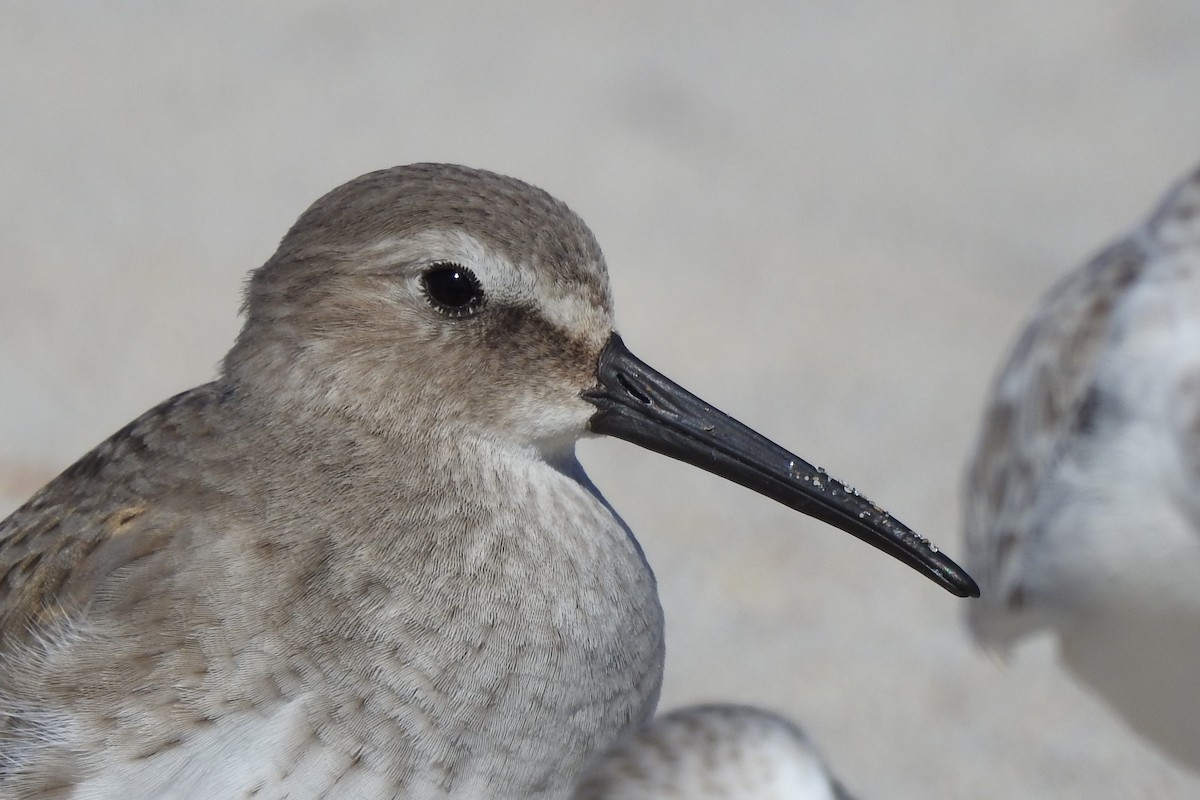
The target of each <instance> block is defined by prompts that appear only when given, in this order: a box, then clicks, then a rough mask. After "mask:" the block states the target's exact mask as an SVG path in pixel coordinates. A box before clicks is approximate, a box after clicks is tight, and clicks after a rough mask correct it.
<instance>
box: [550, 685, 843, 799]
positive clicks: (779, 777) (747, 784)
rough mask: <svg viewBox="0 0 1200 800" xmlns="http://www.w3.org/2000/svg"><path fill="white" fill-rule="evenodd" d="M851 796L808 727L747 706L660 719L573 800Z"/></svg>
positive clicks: (607, 760) (621, 747)
mask: <svg viewBox="0 0 1200 800" xmlns="http://www.w3.org/2000/svg"><path fill="white" fill-rule="evenodd" d="M684 798H686V799H687V800H853V798H852V797H851V795H850V793H849V792H847V791H846V789H845V787H844V786H842V784H841V783H840V782H839V781H838V780H837V779H836V778H834V777H833V776H832V775H831V774H830V772H829V768H828V767H827V766H826V765H825V762H824V761H823V760H822V758H821V756H820V754H819V753H818V752H817V750H816V748H815V747H814V746H813V744H812V742H811V741H810V740H809V738H808V737H807V736H805V735H804V732H803V731H801V730H800V729H799V728H797V727H796V726H795V725H793V724H792V723H791V722H789V721H788V720H786V719H784V718H783V717H780V716H778V715H777V714H773V713H771V712H769V711H766V710H764V709H761V708H755V707H753V706H742V705H725V704H720V705H703V706H688V707H687V708H681V709H678V710H675V711H672V712H671V713H669V714H664V715H662V716H659V717H655V718H654V720H653V721H651V722H650V723H648V724H647V725H645V726H643V727H642V728H639V729H638V730H636V731H634V732H632V733H631V734H629V735H628V736H626V737H625V738H624V739H622V740H621V741H620V742H618V743H617V744H616V746H615V747H613V748H612V749H611V750H610V751H608V752H607V753H605V754H603V755H602V756H600V757H598V758H597V759H596V761H594V762H593V763H592V765H591V766H590V767H589V768H588V769H587V771H586V772H585V773H584V775H583V777H582V778H581V779H580V781H579V785H578V786H576V788H575V794H574V796H573V797H572V800H683V799H684Z"/></svg>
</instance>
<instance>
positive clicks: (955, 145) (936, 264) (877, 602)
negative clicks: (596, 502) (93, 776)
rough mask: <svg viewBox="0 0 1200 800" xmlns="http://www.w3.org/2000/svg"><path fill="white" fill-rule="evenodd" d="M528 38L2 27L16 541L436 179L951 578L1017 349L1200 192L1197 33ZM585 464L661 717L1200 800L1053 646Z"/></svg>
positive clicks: (246, 22) (51, 21)
mask: <svg viewBox="0 0 1200 800" xmlns="http://www.w3.org/2000/svg"><path fill="white" fill-rule="evenodd" d="M515 8H516V6H513V5H511V4H510V5H506V6H503V7H501V6H499V5H493V4H485V3H478V4H473V3H442V4H429V5H428V6H427V7H425V8H414V7H407V6H404V5H401V4H385V3H370V2H357V3H341V4H339V6H338V8H337V10H334V8H333V7H332V5H330V6H329V7H326V6H324V5H322V4H317V3H301V2H291V3H284V2H271V3H257V4H235V3H210V4H205V5H203V6H196V7H194V8H189V9H183V8H171V9H169V10H168V7H167V5H166V4H159V3H149V2H127V3H122V4H106V5H105V8H104V10H103V11H97V10H93V9H92V6H91V5H89V4H83V3H53V2H45V3H39V4H33V3H27V4H24V5H23V6H22V7H20V8H18V7H14V5H13V4H9V5H6V6H5V7H4V8H3V10H0V98H2V100H3V102H0V120H2V123H0V130H2V131H3V138H2V141H3V147H2V148H0V187H3V188H2V189H0V226H2V228H0V230H2V231H3V233H2V234H0V248H2V249H0V264H2V265H3V266H0V277H2V278H3V281H2V282H0V287H2V288H0V381H2V382H3V386H4V391H3V393H2V395H0V495H2V496H3V498H4V499H3V505H4V508H11V507H12V506H14V505H15V504H16V502H17V501H19V500H20V499H22V496H23V494H24V493H25V492H26V490H31V489H33V488H36V484H37V482H38V480H39V479H42V478H45V477H48V476H50V475H51V474H52V473H54V472H55V471H57V470H58V469H60V468H61V467H63V466H65V465H66V464H67V463H68V462H70V461H71V460H72V459H73V458H74V457H76V456H77V455H80V454H82V453H83V452H84V451H85V450H86V449H88V448H90V447H91V446H93V445H94V444H96V442H98V441H99V440H100V439H101V438H102V437H103V436H105V435H107V434H108V433H110V432H112V431H113V430H114V429H115V428H117V427H118V426H120V425H121V424H123V423H124V422H126V421H128V420H129V419H131V418H132V417H133V416H135V415H136V414H137V413H139V412H141V411H142V410H143V409H145V408H146V407H148V406H149V405H151V404H152V403H154V402H156V401H157V400H159V399H162V398H163V397H165V396H166V395H168V394H170V393H172V392H174V391H177V390H179V389H181V388H184V387H187V386H190V385H193V384H195V383H198V382H200V381H203V380H206V379H208V378H209V377H211V375H212V373H213V370H214V365H215V363H216V361H217V359H218V358H219V357H220V356H221V355H222V354H223V353H224V351H225V350H226V349H227V348H228V346H229V344H230V343H231V341H232V339H233V336H234V334H235V332H236V330H237V326H238V321H237V318H236V315H235V312H236V308H237V304H238V302H239V297H238V295H239V291H240V287H241V282H242V279H243V277H244V275H245V273H246V272H247V271H248V270H249V269H251V268H253V267H255V266H257V265H259V264H260V263H261V262H262V261H263V260H265V259H266V257H267V256H268V255H269V254H270V253H271V251H272V250H273V249H274V245H275V243H276V242H277V241H278V239H279V237H280V236H282V234H283V232H284V231H285V229H286V228H287V226H288V225H290V224H291V222H292V221H293V220H294V219H295V218H296V216H297V215H298V214H299V213H300V211H302V210H303V209H304V207H305V206H307V205H308V203H310V202H311V201H312V200H314V199H315V198H316V197H317V196H319V195H320V194H322V193H323V192H325V191H326V190H328V189H330V188H332V187H333V186H335V185H337V184H339V183H341V182H342V181H344V180H346V179H348V178H350V177H353V176H354V175H357V174H359V173H361V172H364V171H366V170H369V169H373V168H377V167H383V166H389V165H392V164H398V163H404V162H409V161H416V160H430V159H433V160H452V161H460V162H463V163H467V164H472V165H476V166H486V167H488V168H491V169H495V170H499V171H502V172H507V173H510V174H513V175H516V176H518V177H521V178H524V179H526V180H529V181H532V182H534V183H536V184H538V185H540V186H542V187H543V188H545V189H547V190H549V191H551V192H552V193H554V194H556V195H558V196H559V197H561V198H563V199H565V200H566V201H567V202H568V203H570V204H572V206H573V207H574V208H575V209H576V210H577V211H578V212H579V213H580V214H581V215H582V216H583V217H584V219H585V220H587V221H588V223H589V224H590V225H591V227H592V228H593V229H594V230H595V232H596V234H597V236H599V238H600V241H601V244H602V245H603V246H604V247H605V250H606V253H607V255H608V259H609V266H610V270H611V273H612V279H613V283H614V289H615V292H616V297H617V309H618V314H619V317H620V319H621V322H622V332H623V334H624V335H625V338H626V341H627V342H628V343H629V344H630V346H631V347H632V348H633V349H634V351H635V352H637V353H638V354H639V355H641V356H642V357H644V358H646V359H647V360H648V361H650V362H651V363H652V364H654V365H655V366H658V367H660V368H661V369H663V370H664V371H666V372H667V373H668V374H671V375H672V376H673V377H675V378H676V379H677V380H679V381H680V382H681V383H683V384H684V385H686V386H688V387H689V388H691V389H693V390H694V391H696V392H698V393H699V394H701V395H702V396H704V397H706V398H707V399H709V400H711V401H713V402H715V403H716V404H718V405H719V406H721V407H723V408H724V409H725V410H727V411H729V412H731V413H733V414H735V415H736V416H738V417H740V418H742V419H743V420H745V421H747V422H749V423H751V424H752V425H754V426H755V427H757V428H759V429H760V430H762V431H763V432H764V433H766V434H768V435H770V436H773V437H775V438H777V439H778V440H779V441H780V442H781V443H782V444H784V445H785V446H788V447H789V448H792V449H795V450H797V451H798V452H799V453H800V454H801V455H804V456H805V457H807V458H810V459H812V460H814V461H815V462H817V463H822V464H824V465H826V466H828V467H829V468H830V469H831V471H832V472H833V473H834V474H835V475H838V476H840V477H843V478H845V479H846V480H848V481H849V482H851V483H852V484H854V485H855V486H857V487H858V488H860V489H862V490H864V491H866V492H867V493H868V494H869V495H870V496H872V497H874V498H875V499H877V500H878V501H879V502H880V503H882V504H884V505H885V506H886V507H888V508H889V509H890V510H892V511H893V512H894V513H896V514H897V515H898V516H899V517H900V518H901V519H903V520H905V521H906V522H908V523H909V524H911V525H913V526H914V527H916V528H917V529H918V530H921V531H922V532H924V533H926V534H927V535H930V536H932V537H934V538H935V539H936V540H938V541H939V542H941V543H943V544H944V545H945V546H946V547H947V548H948V549H950V550H951V551H952V552H959V551H961V548H960V547H959V546H958V542H957V539H956V537H957V527H958V496H957V492H958V484H959V473H960V470H961V467H962V463H963V461H964V458H965V454H966V451H967V449H968V447H969V445H970V443H971V440H972V437H973V436H974V434H975V426H976V424H977V419H978V416H979V414H980V410H981V404H982V401H983V397H984V394H985V391H986V387H987V382H988V380H989V379H990V376H991V374H992V371H993V370H994V368H995V366H996V364H997V363H998V360H999V359H1000V357H1001V355H1002V354H1003V352H1004V351H1005V348H1007V347H1008V345H1009V341H1010V338H1011V337H1012V336H1013V335H1014V334H1015V332H1016V330H1017V329H1018V327H1019V326H1020V325H1021V324H1022V322H1023V321H1024V319H1025V316H1026V315H1027V314H1028V313H1029V311H1030V310H1031V309H1032V307H1033V303H1034V301H1035V299H1036V297H1037V295H1038V294H1039V293H1040V292H1041V291H1042V289H1044V288H1045V287H1046V286H1047V285H1048V284H1049V283H1050V282H1051V281H1052V280H1053V279H1054V278H1055V277H1056V276H1057V275H1059V274H1061V273H1062V272H1064V271H1066V270H1067V269H1068V268H1070V267H1072V266H1074V265H1075V264H1077V263H1078V262H1080V261H1081V260H1082V259H1083V258H1084V257H1086V256H1087V255H1089V254H1090V253H1091V252H1092V251H1094V250H1095V249H1097V248H1098V247H1099V246H1100V245H1101V244H1103V243H1104V242H1105V241H1106V240H1108V239H1109V238H1111V237H1114V236H1116V235H1117V234H1119V233H1121V232H1123V231H1124V230H1125V229H1127V228H1128V227H1129V226H1130V225H1131V224H1132V223H1134V222H1135V221H1136V220H1137V219H1138V218H1139V217H1140V216H1141V215H1142V214H1143V213H1144V212H1145V211H1147V210H1148V209H1149V207H1150V206H1151V204H1152V203H1153V202H1154V201H1155V199H1156V198H1157V197H1158V195H1159V194H1160V193H1161V191H1162V190H1163V189H1165V188H1166V186H1167V184H1168V183H1169V182H1170V181H1172V180H1174V179H1175V178H1176V177H1178V176H1179V175H1182V174H1183V173H1184V172H1185V171H1186V170H1188V169H1190V168H1191V167H1192V166H1193V164H1194V163H1195V162H1197V161H1198V160H1200V139H1197V136H1196V133H1197V131H1198V130H1200V103H1197V102H1196V101H1195V97H1196V92H1197V86H1198V85H1200V80H1198V79H1200V49H1198V48H1196V46H1195V42H1196V36H1197V32H1198V31H1200V5H1197V4H1195V3H1193V2H1190V0H1187V1H1185V0H1180V1H1179V2H1173V3H1169V2H1160V3H1146V2H1137V3H1135V2H1119V3H1106V4H1099V3H1083V2H1072V3H1059V4H1054V5H1053V6H1051V5H1049V4H1040V3H1034V2H1022V3H1012V4H1006V5H1005V6H1004V7H1002V8H1001V7H994V6H992V5H991V4H982V3H980V4H974V5H970V6H967V5H965V4H961V3H954V2H941V3H936V2H924V3H905V4H899V3H896V4H893V3H885V2H881V1H880V0H876V1H875V2H863V3H857V4H843V3H834V2H829V3H823V4H814V3H803V4H797V3H777V4H769V3H758V4H748V3H742V4H738V5H737V6H736V7H734V6H732V5H730V6H718V5H716V4H712V5H710V6H705V7H701V6H695V5H693V6H690V7H686V9H685V7H683V6H682V5H680V6H667V5H665V4H658V5H648V4H645V3H641V2H638V3H624V4H619V5H618V4H606V5H603V6H597V7H595V8H590V9H573V8H568V7H565V6H563V5H561V4H555V3H544V4H532V3H529V4H524V5H523V6H521V7H520V9H519V10H510V9H515ZM501 9H503V10H501ZM583 457H584V459H585V460H586V461H587V463H588V465H589V466H590V469H591V472H592V476H593V478H594V479H595V480H596V483H597V484H599V485H600V486H601V488H602V489H604V490H605V491H606V493H607V495H608V497H609V499H610V500H612V502H613V503H614V505H616V507H617V508H618V509H619V510H621V511H622V513H623V514H624V515H625V517H626V519H627V521H628V522H629V523H630V524H631V525H632V527H633V528H634V530H635V531H637V532H638V533H639V534H640V536H641V539H642V542H643V544H644V545H645V547H646V550H647V552H648V555H649V558H650V560H651V562H652V563H653V564H654V565H655V567H656V569H657V572H658V575H659V579H660V586H661V591H662V594H663V599H664V603H665V605H666V609H667V615H668V649H669V656H668V665H667V677H666V684H665V695H664V703H663V706H664V707H670V706H673V705H677V704H679V703H682V702H688V701H698V700H710V699H724V700H735V701H742V702H754V703H757V704H760V705H765V706H768V707H772V708H777V709H779V710H781V711H784V712H786V713H788V714H790V715H792V716H794V717H795V718H796V719H798V720H799V721H801V722H802V723H803V725H804V726H805V728H806V729H807V730H808V731H809V733H810V734H812V736H813V738H814V739H815V740H816V741H817V743H818V745H819V746H820V748H821V750H822V752H824V753H825V754H826V756H827V757H828V758H829V760H830V762H831V764H832V766H833V768H834V769H835V770H836V771H837V772H838V773H839V774H841V775H843V776H845V779H846V781H847V782H848V783H849V784H851V785H852V786H854V788H855V790H856V791H858V792H859V793H861V795H862V796H864V797H872V798H881V799H882V798H913V799H914V800H915V799H916V798H922V800H928V798H959V797H966V796H970V797H973V798H980V799H981V800H986V798H1017V797H1020V798H1026V797H1051V798H1097V797H1136V798H1141V797H1145V798H1176V797H1178V798H1185V797H1195V796H1197V792H1200V781H1198V780H1196V779H1190V778H1187V777H1186V776H1183V775H1181V774H1180V773H1178V772H1175V771H1173V770H1172V769H1171V768H1170V767H1168V766H1167V765H1165V763H1164V762H1163V761H1162V760H1161V758H1159V757H1158V756H1157V755H1155V754H1154V753H1153V752H1151V751H1150V750H1148V749H1147V748H1146V747H1145V746H1143V745H1141V744H1140V743H1138V742H1137V741H1136V740H1134V739H1133V738H1132V736H1131V735H1129V734H1127V733H1126V732H1125V731H1124V729H1123V728H1122V727H1121V726H1120V725H1119V723H1117V722H1116V721H1114V720H1113V719H1112V718H1111V716H1110V715H1109V714H1108V713H1107V712H1106V711H1105V710H1104V709H1103V708H1101V707H1100V706H1099V704H1098V703H1096V702H1095V701H1093V700H1091V699H1090V698H1089V697H1087V696H1086V695H1085V694H1084V693H1083V692H1082V690H1080V689H1077V688H1076V687H1075V686H1074V685H1073V684H1072V683H1071V682H1070V681H1069V679H1068V678H1066V677H1065V676H1064V674H1063V673H1062V672H1061V671H1060V670H1059V669H1058V667H1057V666H1056V665H1055V664H1054V663H1053V659H1052V657H1051V653H1050V651H1049V648H1047V647H1044V646H1035V647H1033V648H1032V650H1030V651H1025V652H1022V653H1019V654H1018V658H1017V659H1016V662H1015V664H1014V665H1013V666H1012V667H1011V668H1010V669H1007V670H1006V669H1003V668H1001V667H998V666H996V665H994V664H993V663H991V661H989V660H988V659H986V658H984V657H981V656H979V655H977V654H975V653H974V652H973V651H972V650H971V648H970V645H969V644H968V642H967V639H966V636H965V635H964V634H963V632H962V629H961V623H960V620H959V611H960V606H961V603H962V602H964V601H958V600H955V599H954V598H952V597H950V596H949V595H947V594H945V593H944V592H942V591H940V590H938V589H937V588H936V587H935V586H933V585H932V584H930V583H928V582H926V581H923V580H922V579H920V578H919V577H918V576H916V575H914V574H913V573H912V572H911V571H910V570H907V569H905V568H904V567H903V566H901V565H899V564H897V563H895V562H893V561H891V560H890V559H887V558H886V557H884V556H882V555H880V554H878V553H875V552H872V551H871V550H869V549H868V548H866V547H864V546H862V545H861V544H859V543H857V542H855V541H853V540H851V539H850V538H849V537H847V536H845V535H844V534H840V533H836V532H833V531H831V530H827V529H824V528H822V526H820V525H818V524H816V523H812V522H809V521H807V520H805V519H802V518H800V517H799V516H797V515H795V514H791V513H789V512H787V511H786V510H785V509H781V508H777V507H775V506H774V505H773V504H771V503H770V502H769V501H766V500H763V499H761V498H758V497H755V496H753V495H751V494H749V493H748V492H745V491H744V490H740V489H739V488H738V487H736V486H732V485H726V484H725V483H723V482H722V481H720V480H718V479H716V478H713V477H711V476H707V475H705V474H703V473H701V472H699V471H697V470H694V469H691V468H688V467H684V466H682V465H676V464H674V463H670V462H667V461H665V460H663V459H662V458H660V457H657V456H654V455H651V454H649V453H645V452H642V451H639V450H637V449H636V448H633V447H631V446H628V445H625V444H622V443H619V442H599V443H595V444H587V445H585V446H584V447H583ZM935 763H936V764H937V767H936V768H934V767H933V766H932V765H933V764H935Z"/></svg>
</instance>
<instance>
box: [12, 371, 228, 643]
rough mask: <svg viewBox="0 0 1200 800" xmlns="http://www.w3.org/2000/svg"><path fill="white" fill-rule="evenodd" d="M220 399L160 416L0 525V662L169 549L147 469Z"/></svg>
mask: <svg viewBox="0 0 1200 800" xmlns="http://www.w3.org/2000/svg"><path fill="white" fill-rule="evenodd" d="M218 397H219V395H218V392H217V390H216V389H215V388H214V387H213V386H202V387H199V388H196V389H192V390H190V391H187V392H184V393H182V394H180V395H177V396H176V397H173V398H171V399H170V400H167V401H166V402H164V403H162V404H160V405H159V406H156V407H155V408H154V409H152V410H150V411H148V412H147V413H145V414H143V415H142V416H141V417H139V418H138V419H136V420H135V421H134V422H132V423H130V424H129V425H127V426H125V427H124V428H122V429H121V430H120V431H118V432H117V433H115V434H113V435H112V436H111V437H109V438H108V439H107V440H105V441H104V442H103V443H101V444H100V445H99V446H97V447H96V448H95V449H93V450H92V451H91V452H89V453H88V454H87V455H85V456H84V457H83V458H81V459H79V460H78V461H76V462H75V463H74V464H72V465H71V466H70V467H68V468H67V469H66V470H65V471H63V473H62V474H60V475H59V476H58V477H57V478H55V479H54V480H52V481H51V482H50V483H48V484H47V485H46V486H45V487H43V488H42V489H41V491H39V492H38V493H37V494H35V495H34V496H33V497H32V498H30V500H29V501H28V502H26V503H25V504H24V505H23V506H21V507H20V508H18V509H17V510H16V511H14V512H13V513H12V514H11V515H10V516H9V517H8V518H7V519H5V520H4V521H3V522H0V658H3V655H4V653H6V652H8V651H9V650H10V649H11V648H12V647H14V646H15V645H16V644H18V643H24V642H27V641H28V640H29V639H30V637H31V636H35V635H37V634H38V632H39V630H41V629H43V628H45V627H46V626H47V625H53V624H56V623H57V622H59V621H60V620H61V619H62V618H63V617H70V616H76V615H79V614H81V613H85V609H86V606H87V604H88V601H89V600H90V599H91V598H92V597H93V596H94V594H95V593H96V591H97V589H98V588H99V587H101V586H102V585H103V584H104V582H105V579H106V578H108V577H109V576H110V575H112V574H113V573H114V572H115V571H117V570H119V569H121V568H123V567H126V566H128V565H130V564H132V563H133V562H135V561H137V560H138V559H141V558H145V557H146V556H148V555H150V554H152V553H155V552H157V551H158V550H160V549H161V548H162V547H163V546H164V545H165V544H166V543H167V542H168V540H169V539H170V533H169V532H168V531H166V530H164V528H163V527H162V526H161V525H159V524H156V522H157V520H156V517H157V514H156V513H155V511H156V505H157V504H158V503H159V502H161V499H160V498H159V497H158V496H157V494H158V487H157V485H156V481H155V480H154V476H153V475H152V474H149V473H148V472H147V470H146V467H147V465H149V464H153V465H156V466H161V464H162V453H161V452H160V450H161V447H160V444H161V442H162V441H163V440H164V439H169V440H172V441H173V437H172V435H171V434H172V431H174V430H176V429H177V428H178V427H179V425H180V423H181V421H182V418H187V419H188V421H189V423H191V421H192V420H195V419H196V418H197V414H196V413H195V412H196V411H197V410H198V409H202V408H204V407H207V406H208V405H209V404H212V403H214V402H217V401H218ZM192 430H195V426H194V425H193V426H192ZM193 435H194V434H193Z"/></svg>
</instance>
